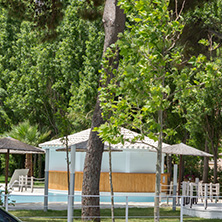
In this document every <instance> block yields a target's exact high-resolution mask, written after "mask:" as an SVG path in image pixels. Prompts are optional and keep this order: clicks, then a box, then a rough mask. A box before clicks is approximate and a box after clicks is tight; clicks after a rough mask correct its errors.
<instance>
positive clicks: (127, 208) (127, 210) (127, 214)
mask: <svg viewBox="0 0 222 222" xmlns="http://www.w3.org/2000/svg"><path fill="white" fill-rule="evenodd" d="M128 216H129V206H128V196H126V216H125V217H126V222H128Z"/></svg>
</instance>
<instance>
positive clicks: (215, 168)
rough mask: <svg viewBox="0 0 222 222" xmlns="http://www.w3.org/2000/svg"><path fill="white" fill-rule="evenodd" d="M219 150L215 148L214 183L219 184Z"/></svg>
mask: <svg viewBox="0 0 222 222" xmlns="http://www.w3.org/2000/svg"><path fill="white" fill-rule="evenodd" d="M217 156H218V155H217V149H216V148H215V153H214V183H217Z"/></svg>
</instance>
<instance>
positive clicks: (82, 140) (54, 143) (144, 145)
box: [39, 128, 168, 151]
mask: <svg viewBox="0 0 222 222" xmlns="http://www.w3.org/2000/svg"><path fill="white" fill-rule="evenodd" d="M89 134H90V129H87V130H83V131H81V132H78V133H74V134H72V135H69V136H68V145H69V146H71V145H76V147H77V148H86V147H85V146H86V144H87V142H88V139H89ZM121 134H122V135H123V138H124V139H133V138H134V137H135V136H138V135H139V134H138V133H136V132H133V131H131V130H128V129H125V128H121ZM61 139H62V138H59V139H55V140H51V141H48V142H45V143H41V144H39V146H40V147H42V148H50V147H54V148H63V147H65V145H64V143H63V142H62V141H61ZM83 146H84V147H83ZM165 146H168V144H165V143H163V147H165ZM107 147H108V143H107V142H105V149H106V148H107ZM154 147H157V142H155V141H154V140H152V139H150V138H148V137H145V138H144V140H143V141H137V142H136V143H130V142H128V141H125V143H124V145H123V144H121V143H119V144H113V145H112V149H149V150H152V151H154Z"/></svg>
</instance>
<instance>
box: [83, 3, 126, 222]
mask: <svg viewBox="0 0 222 222" xmlns="http://www.w3.org/2000/svg"><path fill="white" fill-rule="evenodd" d="M103 23H104V29H105V41H104V49H103V57H104V56H105V52H106V50H107V48H108V47H109V46H110V45H111V44H113V43H115V42H116V41H117V39H118V34H119V33H120V32H123V31H124V28H125V15H124V12H123V10H121V9H120V8H119V7H118V6H117V0H106V3H105V8H104V14H103ZM107 59H109V64H110V65H111V66H112V69H116V68H117V67H118V55H117V56H115V58H107ZM114 60H115V61H116V62H114ZM110 76H111V78H112V73H110ZM103 123H104V120H103V119H102V116H101V108H100V101H99V98H97V101H96V106H95V110H94V113H93V118H92V125H91V132H90V137H89V141H88V147H87V152H86V157H85V163H84V171H83V185H82V195H83V197H82V220H94V221H100V203H99V181H100V171H101V162H102V154H103V149H104V145H103V143H102V141H101V139H100V138H99V137H98V134H97V132H94V131H93V129H94V128H95V127H99V126H100V125H101V124H103ZM91 195H96V196H95V197H92V196H91Z"/></svg>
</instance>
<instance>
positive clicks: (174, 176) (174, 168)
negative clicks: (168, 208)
mask: <svg viewBox="0 0 222 222" xmlns="http://www.w3.org/2000/svg"><path fill="white" fill-rule="evenodd" d="M176 193H177V164H174V167H173V210H174V211H175V210H176Z"/></svg>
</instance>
